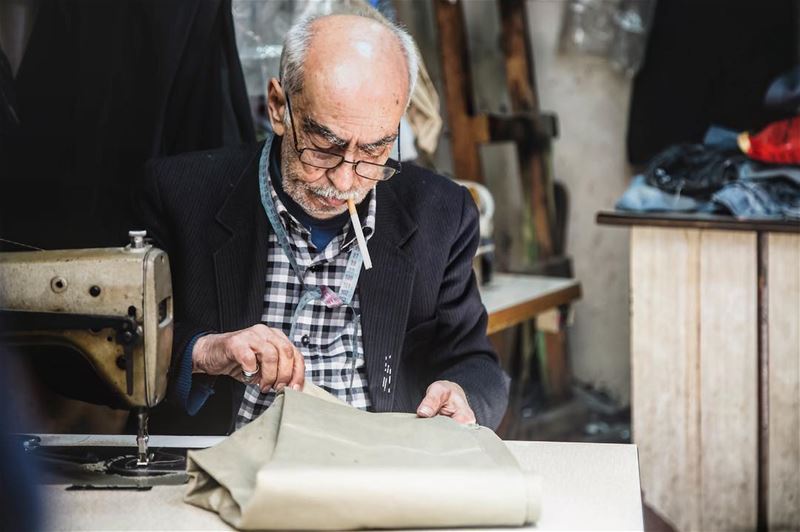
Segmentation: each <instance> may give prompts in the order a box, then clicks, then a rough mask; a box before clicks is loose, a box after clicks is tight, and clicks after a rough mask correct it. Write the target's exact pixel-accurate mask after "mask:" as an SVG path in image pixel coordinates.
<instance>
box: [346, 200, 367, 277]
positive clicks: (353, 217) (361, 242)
mask: <svg viewBox="0 0 800 532" xmlns="http://www.w3.org/2000/svg"><path fill="white" fill-rule="evenodd" d="M347 210H349V211H350V221H351V222H353V229H355V231H356V240H357V241H358V247H359V249H360V250H361V255H362V256H363V257H364V269H365V270H369V269H370V268H372V259H370V258H369V251H367V239H366V238H364V230H363V229H361V221H360V220H359V219H358V212H357V211H356V204H355V203H353V200H351V199H349V200H347Z"/></svg>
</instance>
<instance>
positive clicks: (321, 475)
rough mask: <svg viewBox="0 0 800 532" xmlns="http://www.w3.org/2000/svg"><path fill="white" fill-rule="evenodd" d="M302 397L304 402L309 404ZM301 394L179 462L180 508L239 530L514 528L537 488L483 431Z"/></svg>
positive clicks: (527, 517)
mask: <svg viewBox="0 0 800 532" xmlns="http://www.w3.org/2000/svg"><path fill="white" fill-rule="evenodd" d="M308 392H310V393H308ZM326 395H327V394H325V392H322V391H321V390H320V389H319V388H316V387H314V386H313V385H310V384H306V390H305V391H304V392H302V393H301V392H296V391H293V390H286V391H285V392H284V393H282V394H280V395H279V396H278V397H277V398H276V400H275V402H274V403H273V404H272V406H271V407H270V408H269V409H268V410H267V411H266V412H265V413H264V414H262V415H261V416H260V417H259V418H257V419H256V420H254V421H253V422H251V423H250V424H248V425H247V426H245V427H243V428H242V429H240V430H238V431H236V432H235V433H234V434H232V435H231V436H230V437H228V438H227V439H225V440H224V441H223V442H221V443H219V444H218V445H216V446H214V447H211V448H209V449H204V450H201V451H191V452H189V455H188V460H187V470H188V473H189V476H190V481H189V487H188V491H187V493H186V496H185V499H184V500H185V501H186V502H188V503H190V504H194V505H197V506H200V507H201V508H206V509H208V510H211V511H214V512H217V513H219V515H220V517H221V518H222V519H223V520H225V521H226V522H227V523H229V524H230V525H232V526H234V527H236V528H239V529H269V530H275V529H282V530H297V529H311V530H341V529H359V528H419V527H464V526H522V525H525V524H530V523H534V522H535V521H536V519H537V518H538V515H539V511H540V509H539V504H540V500H541V488H540V479H539V477H536V476H534V475H531V474H529V473H525V472H523V471H522V470H521V469H520V467H519V464H518V463H517V461H516V460H515V459H514V457H513V455H511V453H510V452H509V451H508V449H507V448H506V446H505V444H504V443H503V442H502V441H501V440H500V439H499V438H498V437H497V436H496V435H495V434H494V432H492V431H491V430H490V429H487V428H485V427H480V426H477V425H469V426H463V425H459V424H458V423H456V422H454V421H453V420H451V419H449V418H446V417H442V416H438V417H434V418H427V419H424V418H418V417H416V416H415V415H414V414H400V413H380V414H378V413H370V412H363V411H360V410H357V409H355V408H352V407H350V406H348V405H346V404H344V403H341V402H339V401H338V400H336V399H334V398H332V397H331V396H327V397H326Z"/></svg>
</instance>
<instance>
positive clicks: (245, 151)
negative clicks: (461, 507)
mask: <svg viewBox="0 0 800 532" xmlns="http://www.w3.org/2000/svg"><path fill="white" fill-rule="evenodd" d="M416 72H417V58H416V51H415V47H414V44H413V41H412V40H411V38H410V37H409V36H408V34H406V33H405V32H404V31H403V30H401V29H399V28H397V27H395V26H394V25H392V24H391V23H389V22H387V21H385V20H379V19H377V18H372V17H371V16H369V15H364V16H361V15H341V14H340V15H329V16H324V17H317V18H310V19H306V20H303V21H301V22H299V23H298V24H296V25H295V26H293V27H292V28H291V29H290V30H289V32H288V34H287V36H286V40H285V42H284V50H283V55H282V58H281V80H280V81H279V80H276V79H272V80H271V82H270V84H269V88H268V113H269V120H270V122H271V124H272V128H273V131H274V135H272V136H271V137H270V138H268V139H267V140H266V141H265V142H264V143H263V144H261V145H259V146H253V147H250V146H247V147H242V148H240V149H236V150H231V149H228V150H224V151H213V152H206V153H201V154H188V155H185V156H179V157H174V158H169V159H163V160H158V161H155V162H153V163H152V164H150V165H149V168H148V176H147V179H146V189H145V195H144V201H143V208H144V216H145V223H146V225H147V228H148V229H149V231H150V234H151V236H153V237H154V239H155V240H156V242H157V243H158V244H159V245H160V246H162V247H163V248H164V249H166V250H167V251H168V253H169V256H170V260H171V264H172V272H173V289H174V296H175V309H176V310H175V316H176V324H175V338H174V350H173V362H172V367H171V374H170V382H171V387H170V397H171V399H172V403H173V405H176V406H173V407H169V406H165V407H164V409H170V408H171V409H172V411H171V412H169V413H166V412H162V419H165V420H166V419H168V420H169V421H165V422H164V423H163V424H159V417H160V416H159V412H158V410H156V411H155V412H153V421H152V423H153V426H152V430H154V431H163V432H169V433H181V432H188V433H195V434H199V433H227V432H229V431H230V430H232V429H235V428H238V427H241V426H242V425H244V424H245V423H247V422H249V421H251V420H252V419H254V418H255V417H256V416H258V415H259V414H260V413H261V412H263V411H264V410H265V409H266V408H268V406H269V405H270V403H271V402H272V399H273V398H274V394H275V392H276V391H280V390H281V389H282V388H283V387H285V386H291V387H294V388H297V389H299V388H300V387H302V386H303V384H304V382H307V381H309V380H310V381H313V382H314V383H315V384H318V385H320V386H321V387H323V388H324V389H326V390H328V391H329V392H331V393H332V394H334V395H336V396H337V397H339V398H341V399H342V400H344V401H347V402H348V403H349V404H351V405H353V406H355V407H358V408H362V409H369V410H371V411H376V412H386V411H411V412H416V413H417V414H418V415H419V416H423V417H429V416H434V415H445V416H450V417H452V418H453V419H455V420H456V421H458V422H460V423H474V422H476V421H477V422H478V423H481V424H483V425H487V426H491V427H496V426H497V425H498V424H499V422H500V419H501V417H502V415H503V413H504V411H505V408H506V404H507V397H508V387H507V385H508V382H507V377H506V376H505V374H504V373H503V371H502V370H501V368H500V367H499V364H498V361H497V357H496V355H495V354H494V352H493V350H492V348H491V346H490V344H489V342H488V340H487V338H486V312H485V310H484V308H483V305H482V304H481V301H480V297H479V294H478V290H477V286H476V283H475V278H474V276H473V275H472V269H471V264H472V257H473V254H474V252H475V249H476V246H477V239H478V217H477V211H476V208H475V205H474V204H473V202H472V200H471V198H470V195H469V193H468V192H467V191H466V190H465V189H464V188H462V187H460V186H458V185H456V184H454V183H452V182H451V181H449V180H447V179H445V178H443V177H440V176H437V175H434V174H432V173H430V172H428V171H426V170H424V169H421V168H418V167H415V166H412V165H403V166H402V167H401V165H400V164H399V163H398V162H396V161H393V160H389V154H390V150H391V147H392V145H393V144H394V143H395V141H397V140H398V138H397V137H398V135H399V128H398V124H399V122H400V118H401V116H402V115H403V113H404V111H405V109H406V106H407V105H408V101H409V98H410V94H411V91H412V90H413V87H414V83H415V81H416ZM197 112H202V110H201V109H198V110H197ZM390 178H391V179H390ZM350 201H352V204H353V205H355V206H357V207H356V209H355V211H354V212H355V214H353V216H354V217H356V214H357V220H358V221H359V223H354V221H352V220H351V217H350V216H348V212H347V211H348V202H350ZM358 225H360V226H361V227H363V235H364V239H363V240H364V242H362V245H359V242H358V240H359V239H358V238H357V236H358V235H357V229H359V228H358V227H356V226H358ZM364 243H365V244H366V245H364ZM370 258H371V261H372V268H370V269H368V268H366V267H364V264H365V262H367V261H369V260H370ZM367 264H368V263H367ZM162 410H163V409H162ZM167 414H169V415H168V416H167Z"/></svg>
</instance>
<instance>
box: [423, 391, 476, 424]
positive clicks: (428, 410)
mask: <svg viewBox="0 0 800 532" xmlns="http://www.w3.org/2000/svg"><path fill="white" fill-rule="evenodd" d="M417 415H418V416H419V417H433V416H435V415H440V416H447V417H451V418H453V419H454V420H455V421H458V422H459V423H461V424H467V423H475V413H474V412H473V411H472V409H471V408H470V407H469V403H467V394H465V393H464V389H463V388H461V386H459V385H458V384H456V383H454V382H450V381H436V382H434V383H433V384H431V385H430V386H428V390H427V391H426V392H425V398H424V399H423V400H422V402H421V403H420V404H419V406H418V407H417Z"/></svg>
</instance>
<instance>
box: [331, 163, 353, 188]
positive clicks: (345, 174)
mask: <svg viewBox="0 0 800 532" xmlns="http://www.w3.org/2000/svg"><path fill="white" fill-rule="evenodd" d="M328 180H330V182H331V183H332V184H333V186H334V187H336V190H339V191H340V192H348V191H350V190H351V189H352V188H353V186H355V185H356V183H357V181H358V174H356V172H355V164H353V163H350V162H347V161H342V162H341V164H339V166H337V167H336V168H332V169H330V170H328Z"/></svg>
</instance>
